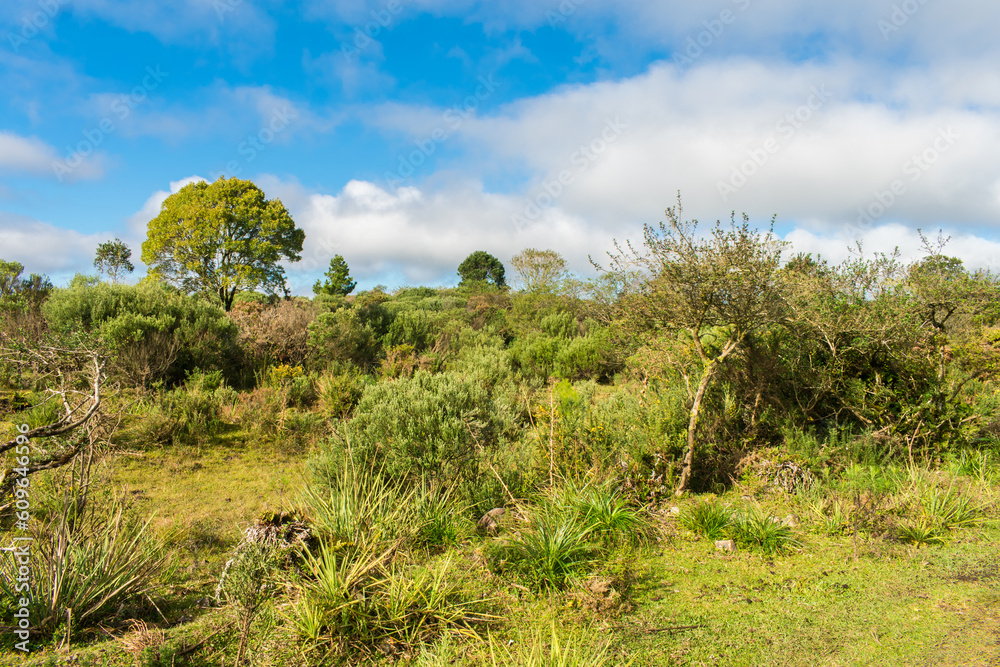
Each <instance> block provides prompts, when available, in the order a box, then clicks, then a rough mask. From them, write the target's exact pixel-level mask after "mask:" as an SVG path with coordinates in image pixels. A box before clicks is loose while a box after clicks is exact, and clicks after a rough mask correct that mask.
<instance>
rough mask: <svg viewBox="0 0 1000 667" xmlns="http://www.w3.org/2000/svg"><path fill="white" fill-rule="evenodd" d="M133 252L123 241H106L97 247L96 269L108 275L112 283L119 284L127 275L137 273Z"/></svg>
mask: <svg viewBox="0 0 1000 667" xmlns="http://www.w3.org/2000/svg"><path fill="white" fill-rule="evenodd" d="M131 259H132V250H131V249H130V248H129V247H128V246H127V245H125V243H124V242H122V240H121V239H117V238H116V239H115V240H114V241H105V242H104V243H102V244H101V245H99V246H97V253H96V255H95V256H94V267H95V268H96V269H97V270H98V272H99V273H103V274H106V275H107V276H108V277H109V278H111V282H113V283H115V284H117V283H118V281H119V280H120V279H121V278H122V277H123V276H124V274H126V273H132V272H133V271H135V267H134V266H133V265H132V261H131Z"/></svg>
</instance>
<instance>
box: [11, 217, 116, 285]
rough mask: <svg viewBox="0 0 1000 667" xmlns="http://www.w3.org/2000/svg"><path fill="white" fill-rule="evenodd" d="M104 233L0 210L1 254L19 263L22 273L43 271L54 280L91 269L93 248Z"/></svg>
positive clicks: (67, 277) (61, 280)
mask: <svg viewBox="0 0 1000 667" xmlns="http://www.w3.org/2000/svg"><path fill="white" fill-rule="evenodd" d="M105 240H107V237H106V235H101V234H82V233H80V232H77V231H75V230H72V229H65V228H62V227H56V226H55V225H51V224H49V223H46V222H41V221H39V220H35V219H33V218H29V217H27V216H22V215H16V214H13V213H7V212H3V211H0V248H2V250H0V253H2V254H0V257H2V258H3V259H5V260H7V261H15V262H20V263H21V264H22V265H24V270H25V273H42V274H46V275H48V276H50V277H51V278H53V282H56V284H60V282H65V281H66V280H68V279H69V278H70V277H72V276H73V274H75V273H77V272H79V271H83V272H87V271H92V270H93V260H94V250H95V249H96V248H97V245H98V244H99V243H101V242H102V241H105Z"/></svg>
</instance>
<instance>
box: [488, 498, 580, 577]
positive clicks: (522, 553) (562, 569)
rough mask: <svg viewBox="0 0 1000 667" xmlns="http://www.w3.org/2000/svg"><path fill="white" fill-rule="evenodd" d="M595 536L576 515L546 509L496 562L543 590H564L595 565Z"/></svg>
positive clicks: (503, 548)
mask: <svg viewBox="0 0 1000 667" xmlns="http://www.w3.org/2000/svg"><path fill="white" fill-rule="evenodd" d="M591 533H592V529H591V527H590V526H588V525H587V524H585V523H584V522H582V521H581V520H580V518H579V517H578V516H577V515H575V514H574V513H570V512H565V511H556V510H553V509H551V508H549V509H545V510H542V511H539V512H538V513H537V514H536V515H535V516H534V517H533V519H532V524H531V526H530V527H528V528H526V529H525V530H522V531H521V532H520V533H519V534H517V535H516V536H515V537H514V538H513V539H512V540H510V541H509V542H508V543H507V544H505V545H502V546H501V547H500V548H499V549H498V550H497V551H496V552H495V554H494V558H495V559H497V560H498V561H499V563H500V567H501V569H504V564H506V565H507V566H508V567H510V568H511V569H513V570H514V571H516V572H518V573H519V574H521V575H522V576H524V577H525V578H526V579H527V580H528V581H530V582H531V583H532V584H533V585H534V586H535V587H537V588H539V589H561V588H564V587H565V586H566V584H567V583H568V582H569V581H570V580H571V579H573V578H574V577H576V576H577V575H578V574H580V573H582V572H583V570H584V569H585V568H586V567H587V566H589V565H590V564H591V563H592V562H593V560H594V557H595V555H596V551H597V550H596V548H595V546H594V544H593V543H592V542H591V540H590V538H591Z"/></svg>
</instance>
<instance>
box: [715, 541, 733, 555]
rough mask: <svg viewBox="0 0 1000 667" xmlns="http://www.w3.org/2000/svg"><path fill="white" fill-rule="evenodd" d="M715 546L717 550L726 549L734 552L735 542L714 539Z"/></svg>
mask: <svg viewBox="0 0 1000 667" xmlns="http://www.w3.org/2000/svg"><path fill="white" fill-rule="evenodd" d="M715 548H716V549H717V550H719V551H728V552H729V553H736V542H733V541H732V540H716V541H715Z"/></svg>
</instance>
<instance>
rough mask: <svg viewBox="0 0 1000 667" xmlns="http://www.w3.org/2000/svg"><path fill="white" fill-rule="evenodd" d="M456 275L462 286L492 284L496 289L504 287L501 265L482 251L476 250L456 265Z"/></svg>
mask: <svg viewBox="0 0 1000 667" xmlns="http://www.w3.org/2000/svg"><path fill="white" fill-rule="evenodd" d="M458 275H459V276H461V278H462V281H461V282H460V283H459V284H460V285H463V286H469V285H474V284H477V283H478V284H483V283H487V284H492V285H494V286H496V287H501V288H503V287H506V286H507V283H506V282H504V268H503V263H502V262H501V261H500V260H499V259H497V258H496V257H494V256H493V255H491V254H489V253H488V252H486V251H484V250H477V251H476V252H474V253H472V254H471V255H469V256H468V257H466V258H465V260H464V261H463V262H462V263H461V264H459V265H458Z"/></svg>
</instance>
